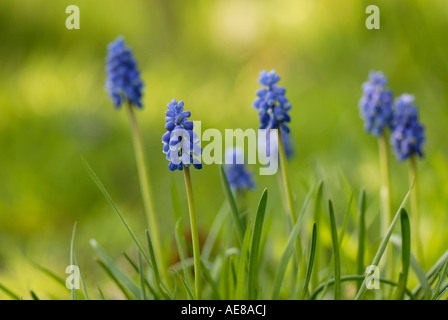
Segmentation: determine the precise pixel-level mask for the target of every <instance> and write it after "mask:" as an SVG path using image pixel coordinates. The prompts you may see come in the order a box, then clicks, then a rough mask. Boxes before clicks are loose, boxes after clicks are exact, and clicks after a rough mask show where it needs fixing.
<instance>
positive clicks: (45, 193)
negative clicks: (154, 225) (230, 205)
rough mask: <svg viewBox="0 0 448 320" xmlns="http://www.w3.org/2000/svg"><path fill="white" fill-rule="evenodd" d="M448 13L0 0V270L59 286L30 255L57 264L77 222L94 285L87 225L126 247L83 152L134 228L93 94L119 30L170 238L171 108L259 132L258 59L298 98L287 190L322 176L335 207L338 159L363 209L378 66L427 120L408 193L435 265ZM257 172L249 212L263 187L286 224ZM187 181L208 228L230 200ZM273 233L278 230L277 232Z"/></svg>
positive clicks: (129, 157) (442, 189)
mask: <svg viewBox="0 0 448 320" xmlns="http://www.w3.org/2000/svg"><path fill="white" fill-rule="evenodd" d="M70 4H76V5H78V6H79V8H80V17H81V21H80V27H81V28H80V30H67V29H66V28H65V20H66V18H67V16H68V15H67V14H66V13H65V8H66V7H67V6H68V5H70ZM370 4H377V5H378V6H379V7H380V10H381V29H380V30H367V29H366V27H365V19H366V18H367V14H365V8H366V7H367V6H368V5H370ZM447 16H448V6H447V5H446V1H445V0H431V1H428V0H425V1H423V0H419V1H412V2H410V1H405V0H394V1H353V0H343V1H342V0H340V1H330V0H326V1H324V0H318V1H307V0H302V1H299V0H275V1H267V0H263V1H260V0H242V1H241V0H215V1H210V0H208V1H207V0H202V1H198V0H190V1H169V0H157V1H156V0H151V1H143V0H141V1H137V0H135V1H117V0H109V1H91V0H85V1H51V2H50V1H48V0H47V1H44V0H35V1H25V0H16V1H1V2H0V36H1V42H0V282H2V283H4V284H6V285H8V286H10V287H11V288H13V289H15V290H17V291H18V292H25V293H26V292H27V291H28V290H30V289H31V288H33V290H35V291H37V292H38V293H41V294H42V296H44V297H45V295H46V292H54V293H55V294H58V292H59V293H62V292H63V290H62V289H59V288H58V287H57V286H55V285H53V284H52V283H51V281H50V280H48V278H46V277H45V276H44V275H42V274H41V273H39V272H37V271H35V270H34V269H33V268H32V267H31V265H30V263H29V260H33V261H37V262H39V263H41V264H43V265H45V266H46V267H48V268H50V269H51V270H53V271H55V272H56V273H58V274H59V275H60V276H61V277H64V270H65V267H66V266H67V265H68V264H69V242H70V235H71V229H72V226H73V224H74V222H75V221H78V232H77V238H76V249H77V253H78V257H79V260H80V264H81V267H84V268H86V270H88V271H87V273H86V275H85V276H86V280H87V282H88V283H89V284H90V285H96V283H97V282H99V281H101V279H102V277H103V276H102V273H101V272H100V271H99V270H98V268H97V267H95V264H94V262H93V259H92V257H93V256H94V253H93V250H91V249H90V247H89V244H88V239H89V238H92V237H94V238H96V239H97V240H98V241H99V242H100V243H102V244H103V246H104V247H105V248H106V249H107V250H108V251H109V252H111V253H112V254H113V255H114V256H119V255H120V254H121V253H122V252H123V251H126V250H133V247H132V243H131V241H130V238H129V237H128V235H127V233H126V230H125V229H124V228H123V227H122V225H121V223H120V222H119V220H118V219H117V217H116V216H115V215H114V213H113V212H112V210H111V208H110V207H109V206H108V204H107V203H106V201H105V200H104V198H103V196H102V195H101V194H100V192H99V191H98V190H97V188H96V186H95V185H94V184H93V183H92V182H91V180H90V178H89V177H88V175H87V173H86V171H85V169H84V168H83V166H82V163H81V157H82V156H83V157H85V158H86V159H87V161H88V162H89V163H90V165H91V166H92V168H93V169H94V170H95V171H96V173H97V175H98V176H99V177H100V179H102V181H103V183H104V184H105V186H106V187H107V188H108V190H109V192H110V193H111V195H112V197H113V199H114V200H115V201H116V203H117V204H118V205H119V207H120V208H121V209H122V211H123V212H124V213H125V214H126V217H127V219H128V220H129V221H130V222H131V225H133V226H134V229H135V230H137V231H138V233H139V234H140V235H142V232H143V227H142V224H143V222H144V215H143V209H142V205H141V200H140V193H139V192H140V191H139V188H138V178H137V172H136V167H135V163H134V154H133V149H132V140H131V135H130V131H129V126H128V121H127V120H128V119H127V116H126V113H125V112H124V110H119V111H115V110H114V108H113V106H112V102H111V101H110V100H109V99H108V96H107V93H106V92H105V90H104V80H105V72H104V67H105V65H104V59H105V54H106V46H107V43H109V42H110V41H112V40H114V39H115V38H116V37H117V36H119V35H123V36H124V37H125V38H126V42H127V44H128V45H129V46H131V47H132V48H133V51H134V54H135V56H136V58H137V61H138V65H139V67H140V68H141V71H142V77H143V80H144V82H145V87H146V88H145V94H144V98H143V102H144V106H145V108H144V109H143V110H142V111H141V112H138V118H139V122H140V125H141V130H142V132H143V136H144V142H145V148H146V153H147V158H148V162H149V168H150V174H151V183H152V185H153V189H154V198H155V205H156V208H157V211H158V215H159V216H160V219H161V221H162V222H161V226H160V227H161V229H162V232H161V234H163V235H164V237H165V243H166V246H167V248H168V250H169V247H168V246H169V244H168V243H169V242H170V241H172V234H173V226H174V215H173V210H172V206H171V204H170V199H171V197H170V188H171V184H172V183H176V184H177V185H178V189H179V192H180V194H181V195H182V199H184V198H185V194H184V188H183V176H182V174H181V173H180V172H175V173H172V172H170V171H168V169H167V164H168V162H167V161H166V160H165V157H164V155H163V154H162V144H161V136H162V134H163V133H164V129H163V127H164V118H165V116H164V112H165V108H166V104H167V103H168V102H169V101H170V100H171V99H172V98H176V99H178V100H179V99H180V100H183V101H185V103H186V106H187V109H188V110H190V111H191V112H192V119H193V120H201V121H202V127H203V129H206V128H218V129H220V130H224V129H225V128H243V129H246V128H256V127H258V117H257V113H256V111H255V110H254V109H253V108H252V107H251V105H252V101H253V100H254V98H255V90H256V89H257V88H258V87H259V85H258V83H257V78H258V72H259V71H260V70H264V69H266V70H270V69H276V70H277V72H278V73H279V74H280V75H281V77H282V80H281V82H280V85H282V86H284V87H286V88H287V90H288V91H287V97H288V98H289V99H290V101H291V102H292V104H293V109H292V111H291V117H292V123H291V128H292V135H293V138H294V141H295V151H296V155H295V158H294V159H293V160H292V161H291V162H290V172H291V180H292V184H293V190H294V193H295V196H296V198H297V202H298V203H299V204H300V203H301V202H302V201H303V198H304V196H305V193H306V190H307V187H308V186H309V185H310V183H311V182H312V181H313V179H314V178H315V177H316V176H319V177H323V178H324V179H325V182H326V192H327V193H328V195H329V196H332V197H333V198H334V199H335V202H336V208H337V214H338V219H339V221H342V215H343V213H344V212H343V211H344V206H345V205H346V197H345V196H341V195H343V191H342V188H341V184H340V175H341V173H343V174H344V175H345V176H346V178H347V181H348V182H349V184H350V187H351V188H353V189H354V190H356V194H357V192H358V191H359V189H360V188H361V187H362V186H365V187H366V189H367V194H368V204H369V211H368V214H369V217H370V218H369V219H370V220H373V219H374V218H375V217H376V216H377V214H378V210H377V208H378V188H379V184H380V182H379V174H378V171H379V167H378V161H377V160H378V155H377V145H376V143H377V142H376V140H375V139H374V138H372V137H371V136H369V135H367V134H364V133H363V123H362V120H361V119H360V118H359V113H358V106H357V104H358V100H359V98H360V96H361V84H362V82H363V81H365V79H366V78H367V75H368V72H369V71H370V70H371V69H374V70H382V71H383V72H384V73H385V74H386V75H387V76H388V77H389V80H390V82H389V85H390V87H391V88H392V89H393V90H394V92H395V94H396V95H398V94H401V93H404V92H409V93H413V94H415V96H416V103H417V104H418V106H419V107H420V109H419V110H420V116H421V120H422V122H423V123H424V124H425V125H426V130H427V131H426V136H427V144H426V145H425V148H424V149H425V158H424V159H423V160H422V161H419V171H420V191H421V193H420V195H419V196H420V204H421V213H422V216H423V219H422V220H423V221H422V228H423V235H424V239H425V247H426V248H427V258H428V264H429V263H430V262H433V261H434V260H435V259H436V258H437V257H438V256H440V254H441V253H442V252H443V251H444V249H446V247H447V246H448V235H447V234H446V223H447V222H448V216H447V209H446V208H448V201H447V200H448V197H447V194H448V184H447V183H446V181H447V180H448V163H447V160H448V145H447V144H446V136H447V133H448V128H447V120H448V108H447V105H448V95H447V90H446V88H447V85H448V55H447V52H448V42H447V41H446V34H447V31H448V19H447ZM391 160H392V161H391V163H392V164H391V166H392V187H393V200H394V207H395V208H396V207H398V205H399V203H400V202H401V199H402V197H403V196H404V195H405V193H406V191H407V188H408V176H407V169H408V167H407V163H396V161H395V159H394V157H391ZM253 169H256V167H254V168H253ZM256 183H257V186H258V187H257V189H256V190H255V191H254V192H253V193H251V194H250V195H249V197H248V203H249V208H250V209H252V211H251V212H250V214H253V209H254V207H255V206H256V202H257V199H258V197H259V195H260V192H261V190H262V189H263V188H264V187H265V186H269V187H270V188H271V190H272V192H271V195H270V200H269V206H270V208H271V211H272V214H273V215H274V216H273V218H274V219H273V220H274V222H275V221H276V220H279V221H280V222H279V226H278V229H277V230H283V229H281V228H284V225H283V224H282V223H283V222H282V221H283V220H284V219H283V216H282V217H281V218H279V219H276V216H275V214H277V211H281V205H280V203H281V202H280V200H279V193H278V187H277V179H276V177H275V176H263V177H260V176H256ZM193 184H194V188H195V197H196V206H197V211H198V216H199V225H200V227H201V228H202V229H203V230H207V229H208V228H209V225H210V223H211V221H212V220H213V218H214V216H215V214H216V212H217V211H218V209H219V207H220V206H221V204H222V202H223V201H224V193H223V192H222V189H221V184H220V181H219V174H218V168H217V166H214V165H213V166H205V168H204V169H203V170H201V171H193ZM185 211H186V207H185ZM274 230H275V229H274ZM204 232H206V231H204ZM283 237H285V233H282V232H276V233H274V232H273V233H272V238H274V239H277V238H278V241H279V243H281V244H283V243H284V241H285V239H284V238H283ZM324 238H325V239H327V240H328V239H329V236H328V235H326V236H325V237H324ZM328 241H330V240H328ZM58 290H59V291H58ZM64 294H67V293H64ZM3 297H5V296H3V295H2V293H0V298H3Z"/></svg>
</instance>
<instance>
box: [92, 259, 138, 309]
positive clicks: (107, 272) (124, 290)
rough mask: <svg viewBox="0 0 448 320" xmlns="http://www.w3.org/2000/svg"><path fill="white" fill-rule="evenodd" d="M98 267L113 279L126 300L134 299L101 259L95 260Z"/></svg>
mask: <svg viewBox="0 0 448 320" xmlns="http://www.w3.org/2000/svg"><path fill="white" fill-rule="evenodd" d="M95 261H96V262H97V263H98V265H99V266H100V267H101V268H102V269H103V270H104V271H105V272H106V274H107V275H108V276H109V277H110V278H111V279H112V281H113V282H114V283H115V284H116V285H117V287H118V288H119V289H120V291H121V292H123V294H124V295H125V297H126V299H128V300H132V299H134V297H132V295H131V294H130V293H129V292H128V290H126V288H125V287H124V285H123V284H122V283H121V282H120V280H118V278H117V277H116V276H115V275H114V273H113V272H112V270H111V269H110V268H109V267H108V266H107V265H106V264H105V263H104V262H103V261H101V259H95Z"/></svg>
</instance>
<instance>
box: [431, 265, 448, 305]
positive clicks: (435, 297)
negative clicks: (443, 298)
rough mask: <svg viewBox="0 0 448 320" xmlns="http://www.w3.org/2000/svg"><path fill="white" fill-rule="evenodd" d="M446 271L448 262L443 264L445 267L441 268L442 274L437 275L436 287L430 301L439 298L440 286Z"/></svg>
mask: <svg viewBox="0 0 448 320" xmlns="http://www.w3.org/2000/svg"><path fill="white" fill-rule="evenodd" d="M447 271H448V260H447V262H445V266H444V267H443V270H442V273H441V274H440V275H439V281H438V282H437V286H436V287H435V288H434V293H433V296H432V300H437V298H438V297H439V293H440V287H441V286H442V282H443V279H445V277H446V272H447ZM442 291H443V290H442Z"/></svg>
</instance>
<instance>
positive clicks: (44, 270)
mask: <svg viewBox="0 0 448 320" xmlns="http://www.w3.org/2000/svg"><path fill="white" fill-rule="evenodd" d="M30 263H31V265H32V266H33V267H34V268H36V269H37V270H39V271H41V272H42V273H44V274H45V275H47V276H48V277H50V278H51V279H53V280H54V281H55V282H56V283H58V284H59V285H61V286H62V287H63V288H64V289H67V287H66V286H65V281H64V280H63V279H62V278H61V277H59V276H57V275H56V274H55V273H54V272H52V271H50V270H49V269H47V268H45V267H44V266H41V265H40V264H38V263H37V262H35V261H33V260H30Z"/></svg>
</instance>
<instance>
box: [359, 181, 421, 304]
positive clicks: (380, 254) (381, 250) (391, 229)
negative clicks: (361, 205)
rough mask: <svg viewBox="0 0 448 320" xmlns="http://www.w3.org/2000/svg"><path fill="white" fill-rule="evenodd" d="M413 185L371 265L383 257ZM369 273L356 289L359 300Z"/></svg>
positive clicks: (376, 264)
mask: <svg viewBox="0 0 448 320" xmlns="http://www.w3.org/2000/svg"><path fill="white" fill-rule="evenodd" d="M413 187H414V186H413V185H412V186H411V188H410V189H409V191H408V193H407V194H406V196H405V197H404V199H403V202H402V203H401V205H400V207H399V208H398V210H397V213H396V214H395V217H394V219H393V220H392V223H391V224H390V227H389V229H388V230H387V232H386V235H385V236H384V238H383V240H382V241H381V244H380V247H379V248H378V251H377V252H376V254H375V258H374V259H373V262H372V263H371V265H374V266H378V265H379V263H380V261H381V258H382V257H383V254H384V251H386V247H387V244H388V243H389V240H390V237H391V236H392V232H393V231H394V228H395V225H396V224H397V222H398V219H399V217H400V213H401V209H403V207H404V205H405V203H406V201H407V200H408V197H409V194H410V193H411V190H412V188H413ZM369 276H370V275H366V276H365V278H364V281H363V283H362V285H361V287H360V288H359V290H358V293H357V294H356V296H355V300H359V299H360V298H361V297H362V295H363V294H364V291H365V290H366V284H367V279H368V277H369Z"/></svg>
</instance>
